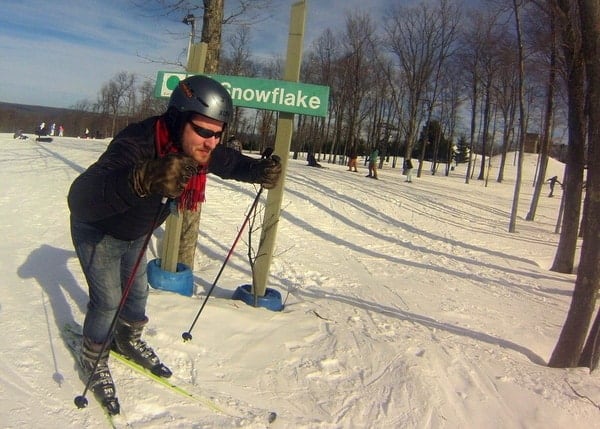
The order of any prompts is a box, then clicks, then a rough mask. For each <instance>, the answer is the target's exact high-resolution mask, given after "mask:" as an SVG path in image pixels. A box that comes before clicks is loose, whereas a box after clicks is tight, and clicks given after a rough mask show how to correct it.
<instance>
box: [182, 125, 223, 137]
mask: <svg viewBox="0 0 600 429" xmlns="http://www.w3.org/2000/svg"><path fill="white" fill-rule="evenodd" d="M189 124H190V126H191V127H192V130H194V132H195V133H196V134H198V135H199V136H200V137H202V138H203V139H209V138H211V137H216V138H217V139H220V138H221V136H222V135H223V131H222V130H221V131H212V130H209V129H207V128H204V127H201V126H200V125H196V124H194V123H193V122H192V121H189Z"/></svg>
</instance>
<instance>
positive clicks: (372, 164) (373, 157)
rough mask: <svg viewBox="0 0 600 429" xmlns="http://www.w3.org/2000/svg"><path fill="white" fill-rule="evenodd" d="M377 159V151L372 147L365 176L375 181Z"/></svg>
mask: <svg viewBox="0 0 600 429" xmlns="http://www.w3.org/2000/svg"><path fill="white" fill-rule="evenodd" d="M378 159H379V150H378V149H377V147H374V148H373V150H372V151H371V154H370V155H369V159H368V161H369V174H367V177H370V178H372V179H377V161H378Z"/></svg>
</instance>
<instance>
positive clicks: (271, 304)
mask: <svg viewBox="0 0 600 429" xmlns="http://www.w3.org/2000/svg"><path fill="white" fill-rule="evenodd" d="M231 299H237V300H240V301H244V302H245V303H246V304H248V305H251V306H252V307H264V308H266V309H267V310H271V311H281V310H283V302H282V301H281V294H280V293H279V292H278V291H276V290H275V289H271V288H267V290H266V291H265V296H259V297H258V298H257V299H256V305H254V295H253V294H252V285H242V286H239V287H238V288H237V289H236V290H235V292H234V293H233V296H232V297H231Z"/></svg>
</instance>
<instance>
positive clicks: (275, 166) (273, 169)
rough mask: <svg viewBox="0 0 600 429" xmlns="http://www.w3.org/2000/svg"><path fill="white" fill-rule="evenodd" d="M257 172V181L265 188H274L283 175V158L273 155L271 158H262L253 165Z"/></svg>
mask: <svg viewBox="0 0 600 429" xmlns="http://www.w3.org/2000/svg"><path fill="white" fill-rule="evenodd" d="M253 170H255V174H256V183H260V184H261V185H262V186H263V188H265V189H273V188H274V187H275V186H277V181H278V180H279V176H280V175H281V158H279V157H278V156H277V155H273V156H271V157H270V158H266V159H261V160H259V161H257V162H256V164H254V166H253Z"/></svg>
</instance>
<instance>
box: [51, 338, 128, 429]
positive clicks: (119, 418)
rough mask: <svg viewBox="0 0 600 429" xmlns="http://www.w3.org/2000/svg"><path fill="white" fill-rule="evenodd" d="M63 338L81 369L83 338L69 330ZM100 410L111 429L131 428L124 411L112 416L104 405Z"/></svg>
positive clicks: (79, 370)
mask: <svg viewBox="0 0 600 429" xmlns="http://www.w3.org/2000/svg"><path fill="white" fill-rule="evenodd" d="M62 337H63V339H64V340H65V343H66V344H67V346H68V348H69V350H70V352H71V354H72V355H73V358H74V359H75V361H76V365H77V366H78V367H79V362H77V361H78V359H79V353H80V350H81V342H82V338H83V337H81V335H79V336H77V335H76V334H75V333H74V332H69V331H67V330H63V332H62ZM78 372H79V373H80V374H82V372H81V369H80V368H78ZM82 381H83V382H85V380H83V379H82ZM91 393H92V395H95V394H94V393H93V392H91ZM86 403H87V402H86ZM78 406H79V405H78ZM100 408H101V409H102V412H103V414H104V415H105V416H106V419H107V421H108V424H109V425H110V427H111V428H113V429H120V428H129V427H131V425H129V424H128V423H127V422H126V420H127V419H126V418H125V417H124V415H123V412H122V410H121V411H120V414H111V413H110V412H109V411H108V409H107V408H106V407H105V406H103V405H102V404H100Z"/></svg>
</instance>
